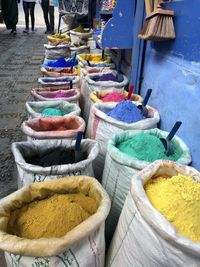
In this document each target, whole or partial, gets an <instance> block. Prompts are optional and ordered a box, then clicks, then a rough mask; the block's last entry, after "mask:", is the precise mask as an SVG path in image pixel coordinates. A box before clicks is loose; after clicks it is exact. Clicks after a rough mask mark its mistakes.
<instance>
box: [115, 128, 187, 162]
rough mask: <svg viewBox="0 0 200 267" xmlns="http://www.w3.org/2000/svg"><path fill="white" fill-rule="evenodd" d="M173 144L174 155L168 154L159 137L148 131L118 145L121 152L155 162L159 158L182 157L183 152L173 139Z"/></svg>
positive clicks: (173, 159) (174, 158)
mask: <svg viewBox="0 0 200 267" xmlns="http://www.w3.org/2000/svg"><path fill="white" fill-rule="evenodd" d="M172 146H173V153H172V155H169V156H166V154H165V149H164V146H163V144H162V143H161V141H160V139H159V137H157V136H155V135H152V134H146V133H141V134H138V135H136V136H134V137H133V138H131V139H129V140H126V141H123V142H121V143H120V144H119V145H117V147H118V149H119V150H120V151H121V152H123V153H125V154H127V155H129V156H131V157H134V158H137V159H139V160H145V161H148V162H153V161H155V160H158V159H168V160H172V161H177V160H178V159H179V158H180V157H181V155H182V152H181V149H180V148H178V147H177V145H176V144H175V142H174V141H173V140H172Z"/></svg>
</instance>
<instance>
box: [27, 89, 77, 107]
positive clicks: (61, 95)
mask: <svg viewBox="0 0 200 267" xmlns="http://www.w3.org/2000/svg"><path fill="white" fill-rule="evenodd" d="M31 94H32V96H33V97H34V99H35V100H36V101H67V102H72V103H76V104H78V103H79V99H80V91H79V90H78V89H77V88H74V89H70V90H67V89H66V90H65V89H62V88H61V89H60V88H49V87H45V88H33V89H32V90H31Z"/></svg>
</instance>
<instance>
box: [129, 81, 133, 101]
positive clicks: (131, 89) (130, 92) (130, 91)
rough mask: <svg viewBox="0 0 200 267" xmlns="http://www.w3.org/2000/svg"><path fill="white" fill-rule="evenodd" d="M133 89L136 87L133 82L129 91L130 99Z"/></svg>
mask: <svg viewBox="0 0 200 267" xmlns="http://www.w3.org/2000/svg"><path fill="white" fill-rule="evenodd" d="M133 89H134V85H133V84H131V85H130V87H129V91H128V100H130V99H131V95H132V93H133Z"/></svg>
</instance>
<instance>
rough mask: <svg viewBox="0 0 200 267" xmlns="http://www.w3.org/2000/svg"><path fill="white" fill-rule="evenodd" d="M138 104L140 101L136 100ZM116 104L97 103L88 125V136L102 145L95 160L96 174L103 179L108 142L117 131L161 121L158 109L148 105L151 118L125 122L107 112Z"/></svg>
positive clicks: (154, 125) (144, 127)
mask: <svg viewBox="0 0 200 267" xmlns="http://www.w3.org/2000/svg"><path fill="white" fill-rule="evenodd" d="M135 104H136V105H137V104H138V103H137V102H135ZM115 106H116V103H115V104H102V103H96V104H94V105H93V106H92V108H91V111H90V117H89V121H88V125H87V130H86V136H87V138H92V139H94V140H96V141H97V142H98V143H99V144H100V147H101V150H100V153H99V156H98V158H97V159H96V160H95V162H94V166H95V175H96V176H97V177H98V178H99V179H101V176H102V173H103V168H104V162H105V156H106V151H107V142H108V140H109V139H110V138H112V137H113V136H114V135H115V134H116V133H119V132H122V131H124V130H145V129H152V128H156V127H157V124H158V122H159V121H160V115H159V113H158V111H157V110H156V109H154V108H152V107H150V106H147V108H148V110H149V118H147V119H145V120H141V121H138V122H136V123H130V124H128V123H125V122H122V121H118V120H115V119H113V118H112V117H110V116H108V115H107V114H106V112H108V111H109V110H111V109H113V108H114V107H115Z"/></svg>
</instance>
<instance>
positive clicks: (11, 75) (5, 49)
mask: <svg viewBox="0 0 200 267" xmlns="http://www.w3.org/2000/svg"><path fill="white" fill-rule="evenodd" d="M1 26H2V27H1V28H0V62H1V65H0V92H1V97H0V146H1V150H0V158H1V161H0V198H2V197H5V196H6V195H8V194H9V193H11V192H13V191H14V190H16V189H17V173H16V167H15V164H14V159H13V155H12V152H11V144H12V142H16V141H21V140H23V139H24V138H23V136H22V133H21V130H20V126H21V124H22V122H23V120H24V119H25V118H26V112H25V102H26V101H27V100H29V99H31V95H30V90H31V88H32V87H35V86H37V79H38V77H40V76H41V72H40V65H41V63H42V60H43V57H44V49H43V44H44V43H45V42H46V36H45V35H44V34H43V32H44V28H40V29H38V30H37V33H36V34H29V35H28V36H27V35H24V34H23V33H22V30H23V28H20V29H18V33H17V35H16V36H13V35H11V34H9V32H8V31H6V30H5V28H4V27H3V25H1ZM0 266H1V267H4V266H5V264H4V258H3V255H2V254H1V255H0Z"/></svg>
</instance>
